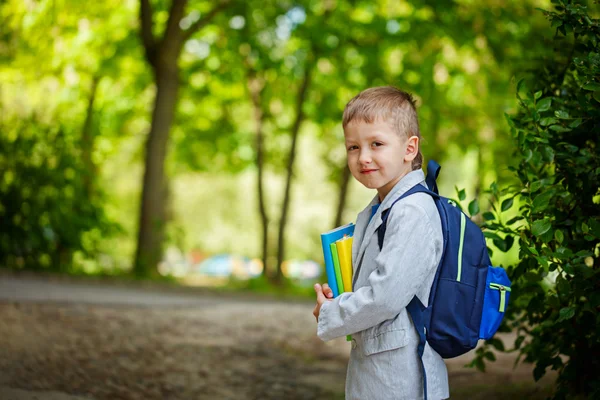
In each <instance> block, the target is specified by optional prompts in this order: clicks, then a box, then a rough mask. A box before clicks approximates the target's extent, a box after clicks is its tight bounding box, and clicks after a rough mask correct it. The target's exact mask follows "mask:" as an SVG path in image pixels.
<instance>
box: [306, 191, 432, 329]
mask: <svg viewBox="0 0 600 400" xmlns="http://www.w3.org/2000/svg"><path fill="white" fill-rule="evenodd" d="M436 212H437V210H436ZM439 229H440V228H439V227H438V228H437V230H439ZM440 240H441V235H439V234H436V232H435V230H434V228H433V225H432V221H431V220H430V218H429V215H428V214H427V212H426V211H425V209H423V208H422V207H421V206H420V205H418V204H414V203H411V202H407V203H405V204H400V203H398V204H397V205H396V207H394V208H392V210H391V211H390V215H389V217H388V221H387V228H386V234H385V240H384V243H383V248H382V249H381V252H379V254H378V255H377V256H376V257H375V259H374V260H373V261H372V262H374V264H375V265H374V267H375V268H374V269H373V271H372V272H371V274H370V275H369V277H368V280H367V284H366V285H365V286H362V287H361V288H359V289H358V290H356V291H355V292H346V293H343V294H341V295H339V296H338V297H336V298H335V299H334V300H332V301H328V302H325V303H324V304H323V305H322V306H321V310H320V314H319V322H318V325H317V335H318V336H319V338H321V339H322V340H331V339H334V338H336V337H340V336H344V335H349V334H353V333H356V332H360V331H362V330H365V329H367V328H370V327H372V326H375V325H377V324H379V323H381V322H383V321H385V320H388V319H391V318H394V317H395V316H396V315H398V314H399V313H400V312H401V311H402V309H403V308H405V307H406V306H407V305H408V303H410V301H411V300H412V298H413V297H414V296H415V295H416V294H417V292H418V290H419V289H420V287H421V286H422V285H423V283H424V282H425V281H427V277H428V276H430V274H432V273H434V270H435V268H436V267H437V264H438V262H439V259H440V257H441V250H442V248H443V247H442V243H439V242H440ZM375 245H376V244H375ZM363 262H368V260H363Z"/></svg>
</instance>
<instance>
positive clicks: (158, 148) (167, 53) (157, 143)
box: [134, 0, 227, 276]
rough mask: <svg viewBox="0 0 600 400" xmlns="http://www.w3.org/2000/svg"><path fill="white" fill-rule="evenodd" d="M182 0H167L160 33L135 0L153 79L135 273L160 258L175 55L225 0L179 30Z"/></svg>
mask: <svg viewBox="0 0 600 400" xmlns="http://www.w3.org/2000/svg"><path fill="white" fill-rule="evenodd" d="M186 5H187V0H172V2H171V7H170V10H169V14H168V19H167V23H166V27H165V29H164V33H163V35H162V36H161V37H160V38H157V37H156V36H155V34H154V33H153V29H154V28H153V25H154V23H153V11H152V5H151V3H150V0H140V14H139V18H140V26H141V29H140V36H141V40H142V43H143V46H144V50H145V56H146V60H147V61H148V63H149V64H150V67H151V68H152V72H153V74H154V79H155V82H156V97H155V100H154V109H153V111H152V124H151V127H150V132H149V133H148V138H147V141H146V148H145V168H144V178H143V184H142V185H143V186H142V196H141V207H140V208H141V209H140V214H139V227H138V240H137V250H136V254H135V260H134V273H135V274H136V275H137V276H145V275H147V274H148V273H149V272H151V271H155V269H156V266H157V265H158V263H159V261H160V259H161V257H162V246H163V242H164V232H165V224H166V215H165V203H166V199H167V188H168V182H167V181H168V180H167V175H166V174H165V159H166V156H167V150H168V144H169V132H170V129H171V125H172V123H173V119H174V116H175V109H176V104H177V96H178V89H179V73H180V71H179V56H180V54H181V49H182V47H183V45H184V43H185V42H186V41H187V40H188V39H189V38H190V37H191V36H192V35H193V34H194V33H195V32H197V31H198V30H200V29H202V28H203V27H204V26H206V25H207V24H208V23H210V22H211V21H212V20H213V18H214V17H215V16H216V15H217V14H218V13H219V12H221V11H222V10H223V9H224V8H225V7H226V5H227V3H226V2H221V3H219V4H218V5H216V6H215V7H214V8H213V9H211V10H210V11H209V12H207V13H206V14H205V15H203V16H202V17H200V18H198V19H197V20H195V21H194V22H193V23H191V25H190V26H189V27H188V28H187V29H182V28H181V25H182V20H183V18H184V16H185V8H186Z"/></svg>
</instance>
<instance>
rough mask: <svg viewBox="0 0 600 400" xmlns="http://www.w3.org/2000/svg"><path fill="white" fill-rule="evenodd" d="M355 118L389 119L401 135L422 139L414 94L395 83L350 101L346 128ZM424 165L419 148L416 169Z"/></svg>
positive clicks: (362, 93) (345, 116)
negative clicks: (396, 86) (395, 85)
mask: <svg viewBox="0 0 600 400" xmlns="http://www.w3.org/2000/svg"><path fill="white" fill-rule="evenodd" d="M355 120H358V121H363V122H366V123H368V124H371V123H373V122H375V121H376V120H379V121H385V122H389V123H390V125H391V126H392V128H393V129H394V130H395V131H396V132H397V133H398V134H399V135H405V136H406V138H409V137H411V136H416V137H418V138H419V142H420V141H421V131H420V130H419V120H418V118H417V109H416V106H415V101H414V99H413V97H412V95H410V94H409V93H407V92H403V91H402V90H400V89H396V88H395V87H392V86H380V87H373V88H369V89H366V90H363V91H362V92H360V93H359V94H358V95H356V96H355V97H354V98H353V99H352V100H350V101H349V102H348V104H347V105H346V108H345V109H344V117H343V120H342V126H343V127H344V129H346V126H348V124H349V123H350V122H352V121H355ZM419 147H420V146H419ZM422 164H423V155H422V154H421V149H420V148H419V152H418V154H417V156H416V157H415V159H414V160H413V161H412V169H413V171H414V170H417V169H421V166H422Z"/></svg>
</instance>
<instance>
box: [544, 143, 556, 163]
mask: <svg viewBox="0 0 600 400" xmlns="http://www.w3.org/2000/svg"><path fill="white" fill-rule="evenodd" d="M542 154H543V155H544V160H546V161H548V162H552V161H554V150H552V147H550V146H544V148H543V149H542Z"/></svg>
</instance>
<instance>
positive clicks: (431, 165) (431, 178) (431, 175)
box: [425, 160, 442, 194]
mask: <svg viewBox="0 0 600 400" xmlns="http://www.w3.org/2000/svg"><path fill="white" fill-rule="evenodd" d="M441 169H442V167H440V164H438V163H436V162H435V161H433V160H429V162H428V163H427V177H426V178H425V183H427V187H428V188H429V190H431V191H432V192H434V193H436V194H437V193H439V192H438V187H437V183H436V180H437V177H438V175H439V174H440V170H441Z"/></svg>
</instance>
